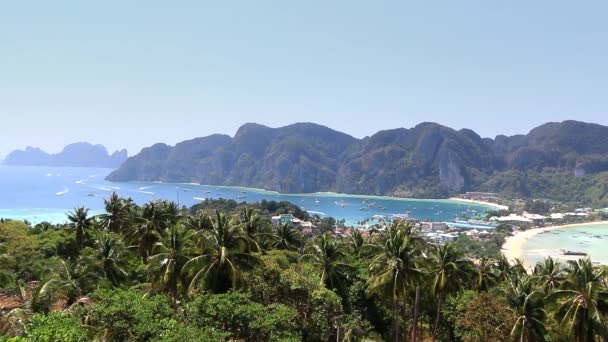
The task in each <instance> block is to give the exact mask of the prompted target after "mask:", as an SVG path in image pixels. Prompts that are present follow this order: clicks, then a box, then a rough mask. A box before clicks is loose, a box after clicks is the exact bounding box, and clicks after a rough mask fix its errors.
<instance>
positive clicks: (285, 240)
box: [271, 223, 302, 250]
mask: <svg viewBox="0 0 608 342" xmlns="http://www.w3.org/2000/svg"><path fill="white" fill-rule="evenodd" d="M272 237H273V239H272V240H273V241H272V243H271V246H272V247H274V248H276V249H285V250H295V249H298V248H299V247H300V246H301V245H302V236H301V235H300V232H298V231H297V230H295V229H294V228H293V226H292V225H290V224H288V223H285V224H280V225H278V226H277V227H276V228H275V230H274V232H273V235H272Z"/></svg>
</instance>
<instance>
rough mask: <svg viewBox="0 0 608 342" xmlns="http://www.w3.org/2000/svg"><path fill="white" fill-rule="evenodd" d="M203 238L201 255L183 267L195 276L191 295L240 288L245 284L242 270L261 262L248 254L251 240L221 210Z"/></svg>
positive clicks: (190, 287) (190, 286)
mask: <svg viewBox="0 0 608 342" xmlns="http://www.w3.org/2000/svg"><path fill="white" fill-rule="evenodd" d="M204 235H205V247H204V249H203V252H202V254H201V255H198V256H195V257H193V258H192V259H190V260H189V261H188V262H187V263H186V264H185V265H184V267H185V268H186V269H187V270H189V271H190V272H191V274H193V277H192V280H191V281H190V285H189V292H190V293H192V292H194V291H195V290H196V289H198V288H201V287H202V288H204V289H207V290H211V291H215V292H225V291H227V290H229V289H230V288H238V287H241V286H242V285H243V284H244V278H243V274H242V270H243V269H246V268H249V267H252V266H253V265H254V264H257V262H258V259H257V258H256V257H254V256H253V255H251V254H250V253H249V251H250V241H249V239H248V238H247V236H246V235H245V234H243V232H242V231H241V229H240V227H239V226H238V225H235V224H233V222H232V221H231V220H230V219H229V218H228V217H227V216H226V215H224V214H222V213H220V212H219V211H216V213H215V217H214V218H213V220H212V225H211V229H210V230H208V231H205V232H204Z"/></svg>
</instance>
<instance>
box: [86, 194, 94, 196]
mask: <svg viewBox="0 0 608 342" xmlns="http://www.w3.org/2000/svg"><path fill="white" fill-rule="evenodd" d="M87 196H89V197H95V194H88V195H87Z"/></svg>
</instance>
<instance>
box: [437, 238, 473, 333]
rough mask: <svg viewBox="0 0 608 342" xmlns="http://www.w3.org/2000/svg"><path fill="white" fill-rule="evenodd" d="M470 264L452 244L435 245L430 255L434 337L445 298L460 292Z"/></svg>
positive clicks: (469, 269)
mask: <svg viewBox="0 0 608 342" xmlns="http://www.w3.org/2000/svg"><path fill="white" fill-rule="evenodd" d="M471 269H472V264H471V262H470V261H469V260H467V259H466V258H465V256H464V253H462V252H460V251H458V250H457V249H456V248H455V245H454V244H453V243H447V244H445V245H437V246H435V248H434V249H433V253H432V254H431V274H432V276H433V280H432V281H433V285H432V291H433V294H434V295H435V297H436V298H437V316H436V317H435V327H434V328H433V331H434V335H435V336H437V333H438V328H439V319H440V316H441V308H442V304H443V301H444V300H445V297H446V296H448V295H450V294H453V293H456V292H458V291H460V290H461V289H462V288H463V287H464V284H466V282H467V280H468V277H469V274H470V271H471Z"/></svg>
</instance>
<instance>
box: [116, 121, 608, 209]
mask: <svg viewBox="0 0 608 342" xmlns="http://www.w3.org/2000/svg"><path fill="white" fill-rule="evenodd" d="M607 171H608V127H605V126H601V125H596V124H589V123H584V122H577V121H564V122H561V123H547V124H544V125H542V126H539V127H537V128H535V129H533V130H531V131H530V132H529V133H528V134H526V135H515V136H504V135H499V136H497V137H496V138H494V139H490V138H482V137H480V136H479V135H478V134H477V133H475V132H474V131H472V130H469V129H461V130H454V129H452V128H449V127H445V126H442V125H439V124H436V123H421V124H419V125H417V126H415V127H413V128H409V129H406V128H397V129H391V130H385V131H380V132H378V133H376V134H374V135H372V136H370V137H365V138H363V139H356V138H354V137H351V136H349V135H347V134H344V133H341V132H338V131H335V130H332V129H329V128H327V127H324V126H320V125H316V124H312V123H297V124H293V125H289V126H285V127H279V128H270V127H266V126H262V125H258V124H251V123H250V124H245V125H244V126H242V127H241V128H240V129H239V130H238V131H237V133H236V134H235V136H234V137H230V136H227V135H211V136H208V137H205V138H197V139H193V140H189V141H185V142H182V143H179V144H177V145H175V146H167V145H165V144H157V145H154V146H152V147H149V148H146V149H144V150H142V151H141V153H139V154H138V155H135V156H133V157H131V158H129V159H128V160H127V161H126V162H125V163H124V164H123V165H122V166H121V167H120V168H119V169H118V170H116V171H115V172H113V173H112V174H110V176H109V177H108V179H109V180H114V181H131V180H142V181H165V182H198V183H202V184H211V185H235V186H248V187H258V188H266V189H271V190H277V191H281V192H315V191H336V192H346V193H356V194H374V195H398V196H408V197H445V196H449V195H452V194H455V193H458V192H462V191H473V190H485V191H496V192H505V193H509V194H513V195H518V196H524V197H525V196H537V195H541V196H540V197H545V196H544V195H543V194H544V193H546V194H553V193H556V192H558V191H557V188H559V189H561V190H563V187H571V188H573V189H574V188H578V189H579V190H580V189H583V190H582V191H591V188H592V187H595V188H597V187H598V186H599V189H600V190H594V191H596V192H597V193H595V194H594V195H593V196H594V198H593V200H594V201H595V200H608V198H607V197H606V196H607V195H606V193H605V192H604V193H601V189H604V188H602V186H604V185H603V184H604V178H606V182H605V184H608V176H606V174H608V172H607ZM568 189H569V188H568ZM568 189H566V190H568ZM606 190H608V188H606ZM587 195H588V194H587ZM585 196H586V195H585ZM553 197H555V196H553Z"/></svg>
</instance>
